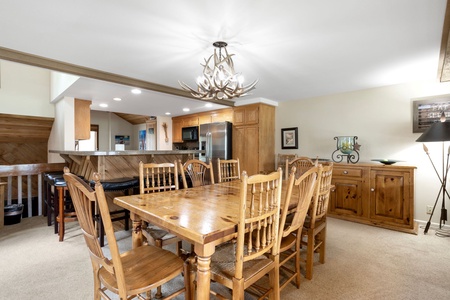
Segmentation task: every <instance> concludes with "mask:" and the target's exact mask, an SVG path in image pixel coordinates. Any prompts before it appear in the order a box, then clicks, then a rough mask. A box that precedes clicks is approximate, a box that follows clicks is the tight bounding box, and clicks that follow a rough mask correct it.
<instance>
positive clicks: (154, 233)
mask: <svg viewBox="0 0 450 300" xmlns="http://www.w3.org/2000/svg"><path fill="white" fill-rule="evenodd" d="M178 186H179V184H178V168H177V162H176V161H175V162H174V163H162V164H156V163H143V162H142V161H141V162H139V187H140V188H139V190H140V194H148V193H157V192H163V191H169V190H178ZM145 226H146V228H145V229H144V230H142V234H143V235H144V237H145V238H146V239H147V242H148V243H149V244H151V245H155V246H156V247H159V248H162V247H164V246H166V245H170V244H174V243H177V248H176V254H177V255H178V256H180V255H181V248H182V242H181V239H180V238H178V237H177V236H176V235H174V234H171V233H170V232H168V231H166V230H163V229H161V228H159V227H158V226H155V225H152V224H149V223H147V222H145ZM155 297H156V298H161V297H162V293H161V287H160V286H159V287H158V288H157V291H156V295H155Z"/></svg>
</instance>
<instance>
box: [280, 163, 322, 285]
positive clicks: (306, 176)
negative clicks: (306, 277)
mask: <svg viewBox="0 0 450 300" xmlns="http://www.w3.org/2000/svg"><path fill="white" fill-rule="evenodd" d="M321 173H322V166H321V165H319V166H316V167H312V168H310V169H309V170H307V171H306V172H305V173H303V175H301V176H300V178H297V179H295V174H296V168H295V167H292V168H291V173H290V174H289V180H288V182H287V187H285V188H286V197H285V198H284V199H283V201H284V202H283V205H282V207H283V209H282V213H281V216H280V233H279V235H280V236H281V239H280V270H283V272H280V274H284V277H285V278H283V279H282V280H281V283H280V290H282V289H284V288H285V287H286V286H287V285H288V284H289V283H290V282H291V281H295V284H296V286H297V288H299V287H300V277H301V276H300V243H301V236H302V229H303V224H304V222H305V219H306V215H307V213H308V209H309V207H310V205H311V199H312V197H313V195H314V193H315V192H316V191H317V187H318V182H319V178H320V176H321ZM291 260H295V261H294V263H288V262H289V261H291ZM280 277H281V275H280Z"/></svg>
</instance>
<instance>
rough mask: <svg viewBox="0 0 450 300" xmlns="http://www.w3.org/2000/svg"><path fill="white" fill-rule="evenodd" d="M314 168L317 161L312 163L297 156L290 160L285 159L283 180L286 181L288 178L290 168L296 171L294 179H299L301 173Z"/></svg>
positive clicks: (306, 158) (310, 160) (305, 158)
mask: <svg viewBox="0 0 450 300" xmlns="http://www.w3.org/2000/svg"><path fill="white" fill-rule="evenodd" d="M314 166H317V160H316V161H315V162H314V161H313V160H312V159H310V158H308V157H304V156H299V157H297V158H294V159H292V160H289V159H286V168H285V174H286V177H285V179H286V180H287V179H288V178H289V173H290V169H291V168H292V167H295V168H296V169H297V173H296V174H295V176H296V178H299V177H300V176H301V175H302V174H303V173H305V172H306V171H307V170H309V169H310V168H312V167H314Z"/></svg>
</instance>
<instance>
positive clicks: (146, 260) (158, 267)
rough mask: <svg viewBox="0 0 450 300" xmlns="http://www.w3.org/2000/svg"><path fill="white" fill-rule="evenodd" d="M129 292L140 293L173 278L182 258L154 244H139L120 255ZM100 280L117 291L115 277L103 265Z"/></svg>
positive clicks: (181, 265)
mask: <svg viewBox="0 0 450 300" xmlns="http://www.w3.org/2000/svg"><path fill="white" fill-rule="evenodd" d="M120 257H121V259H122V264H123V270H124V275H125V276H124V278H125V281H126V284H127V289H128V291H129V294H131V295H135V294H140V293H143V292H145V291H148V290H150V289H153V288H156V287H157V286H159V285H160V284H161V282H164V281H168V280H170V279H173V278H175V277H176V276H178V275H179V274H180V272H181V271H182V270H183V264H184V262H183V260H182V259H181V258H179V257H178V256H176V255H175V254H174V253H172V252H170V251H168V250H164V249H161V248H158V247H155V246H141V247H138V248H136V249H132V250H130V251H127V252H124V253H122V254H121V255H120ZM99 278H100V281H101V282H102V283H103V284H104V285H105V286H106V287H107V288H108V289H110V290H112V291H114V292H115V293H118V287H117V281H116V278H115V277H114V276H113V275H112V274H111V273H109V272H108V271H106V270H105V269H104V268H103V267H102V268H101V269H100V272H99Z"/></svg>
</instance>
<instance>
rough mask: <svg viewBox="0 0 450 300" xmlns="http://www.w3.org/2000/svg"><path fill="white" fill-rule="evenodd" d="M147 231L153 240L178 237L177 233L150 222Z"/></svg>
mask: <svg viewBox="0 0 450 300" xmlns="http://www.w3.org/2000/svg"><path fill="white" fill-rule="evenodd" d="M145 231H146V232H147V233H148V234H149V235H150V237H151V238H152V239H153V240H163V241H164V240H170V239H173V238H176V237H177V236H176V235H175V234H172V233H170V232H168V231H166V230H164V229H161V228H159V227H158V226H154V225H151V224H148V226H147V228H146V229H145Z"/></svg>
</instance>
